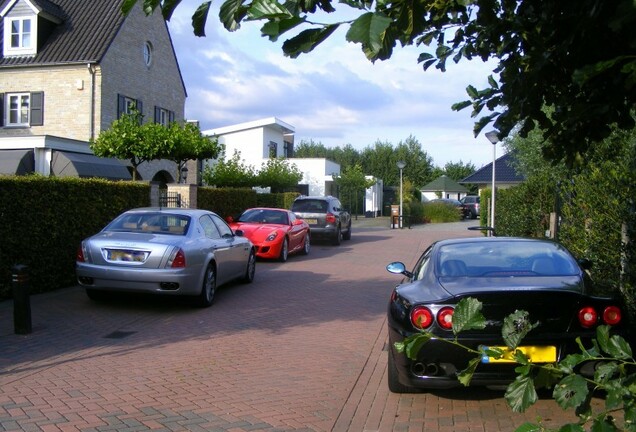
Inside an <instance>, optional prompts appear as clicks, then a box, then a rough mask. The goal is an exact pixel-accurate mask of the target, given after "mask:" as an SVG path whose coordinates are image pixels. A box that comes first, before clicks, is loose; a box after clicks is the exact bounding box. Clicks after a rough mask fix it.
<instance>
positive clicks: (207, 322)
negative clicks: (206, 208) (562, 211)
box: [0, 219, 574, 432]
mask: <svg viewBox="0 0 636 432" xmlns="http://www.w3.org/2000/svg"><path fill="white" fill-rule="evenodd" d="M475 223H476V222H474V221H464V222H458V223H455V224H443V225H435V226H434V225H424V226H418V227H414V228H413V229H401V230H400V229H389V227H388V219H387V223H386V224H384V222H383V221H382V220H364V219H362V220H358V221H354V230H353V236H352V240H351V241H347V242H343V244H342V245H341V246H339V247H336V246H331V245H329V244H320V243H318V244H314V245H313V247H312V250H311V253H310V255H309V256H307V257H305V256H292V257H290V259H289V261H288V262H286V263H276V262H262V261H261V262H259V263H258V265H257V270H256V280H255V281H254V283H253V284H250V285H240V284H237V285H232V286H229V287H225V288H221V289H220V290H219V292H218V293H217V297H216V303H215V304H214V305H213V306H212V307H211V308H208V309H197V308H193V307H191V306H190V305H189V304H188V303H187V302H184V301H180V300H177V301H175V300H173V299H156V298H152V299H150V298H147V297H130V296H127V297H113V298H111V299H109V300H107V301H104V302H100V303H95V302H91V301H89V300H88V298H87V297H86V296H85V294H84V292H83V290H82V289H80V288H79V287H69V288H64V289H61V290H59V291H56V292H53V293H47V294H43V295H37V296H33V297H32V298H31V305H32V323H33V332H32V333H31V334H28V335H15V334H14V332H13V318H12V314H13V304H12V302H11V301H5V302H2V303H0V347H1V348H0V431H17V430H33V431H145V430H156V431H227V432H229V431H355V432H362V431H368V432H370V431H387V432H389V431H493V430H498V431H499V430H501V431H511V430H514V429H515V427H516V426H518V425H521V424H522V423H523V422H525V421H536V419H537V418H538V417H540V418H542V419H543V420H544V421H545V422H546V424H547V425H550V424H555V423H554V422H555V421H556V424H561V422H563V421H564V420H565V419H569V420H574V415H573V414H572V413H564V412H563V411H561V409H560V408H558V407H557V406H556V404H555V403H554V402H553V401H552V400H550V399H549V398H546V399H542V400H540V401H539V402H538V403H537V404H536V405H535V406H534V407H533V408H532V409H531V410H530V411H529V412H527V413H524V414H517V413H512V412H511V411H510V409H509V408H508V407H507V405H506V403H505V401H504V400H503V398H502V396H503V393H502V392H501V391H489V390H485V389H479V388H478V389H460V390H453V391H445V392H434V393H421V394H408V395H396V394H392V393H390V392H389V391H388V389H387V385H386V374H385V372H386V343H387V341H386V329H385V313H386V312H385V308H386V304H387V300H388V296H389V293H390V291H391V289H392V287H393V285H394V284H395V283H397V282H398V281H399V278H398V277H396V276H394V275H391V274H389V273H388V272H387V271H386V270H385V268H384V267H385V265H386V264H387V263H388V262H390V261H394V260H401V261H404V262H405V263H406V264H407V265H412V264H414V262H415V259H416V258H417V254H418V253H419V252H421V251H422V250H423V249H424V248H425V247H427V246H428V245H429V244H430V243H431V242H432V241H434V240H436V239H441V238H446V237H459V236H476V235H480V234H479V233H477V232H475V231H468V230H467V229H466V228H467V227H468V226H470V225H474V224H475Z"/></svg>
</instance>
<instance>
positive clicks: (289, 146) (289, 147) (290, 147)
mask: <svg viewBox="0 0 636 432" xmlns="http://www.w3.org/2000/svg"><path fill="white" fill-rule="evenodd" d="M283 153H284V155H285V157H286V158H293V157H294V143H292V142H289V141H284V142H283Z"/></svg>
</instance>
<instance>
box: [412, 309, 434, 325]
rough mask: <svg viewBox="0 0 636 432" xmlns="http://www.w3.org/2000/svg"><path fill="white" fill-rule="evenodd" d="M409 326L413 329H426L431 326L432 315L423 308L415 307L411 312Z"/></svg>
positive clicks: (428, 310)
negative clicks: (411, 325)
mask: <svg viewBox="0 0 636 432" xmlns="http://www.w3.org/2000/svg"><path fill="white" fill-rule="evenodd" d="M411 324H413V326H414V327H415V328H419V329H422V330H424V329H427V328H429V327H430V326H431V324H433V313H432V312H431V310H430V309H429V308H427V307H424V306H416V307H414V308H413V310H412V311H411Z"/></svg>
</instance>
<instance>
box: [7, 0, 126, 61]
mask: <svg viewBox="0 0 636 432" xmlns="http://www.w3.org/2000/svg"><path fill="white" fill-rule="evenodd" d="M121 4H122V0H99V1H92V0H55V2H53V1H50V0H11V1H9V2H8V3H6V6H5V7H4V8H3V12H4V13H5V14H6V15H7V16H9V15H12V14H16V13H22V14H24V13H27V12H28V13H30V14H32V16H34V17H35V16H37V17H38V18H37V25H36V27H37V29H38V30H39V29H40V26H41V27H42V28H41V32H38V34H37V51H36V52H34V53H33V54H32V55H28V56H13V55H10V56H6V55H4V54H3V55H2V57H1V58H0V67H3V66H20V65H25V66H27V65H45V64H60V63H89V62H90V63H94V62H99V60H100V59H101V58H102V57H103V55H104V53H105V52H106V50H107V49H108V46H109V44H110V43H111V41H112V40H113V38H114V37H115V35H116V34H117V31H118V29H119V27H120V26H121V24H122V22H123V21H124V16H123V14H122V13H121V10H120V7H121ZM40 33H42V34H40ZM6 34H7V33H6V30H5V19H4V18H3V19H2V20H0V37H2V38H3V45H4V42H5V35H6Z"/></svg>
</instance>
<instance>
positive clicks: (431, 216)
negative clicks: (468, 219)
mask: <svg viewBox="0 0 636 432" xmlns="http://www.w3.org/2000/svg"><path fill="white" fill-rule="evenodd" d="M424 220H425V221H426V222H430V223H442V222H457V221H460V220H461V217H460V214H459V211H458V210H457V208H456V207H454V206H452V205H449V204H445V203H440V202H436V203H424Z"/></svg>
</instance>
